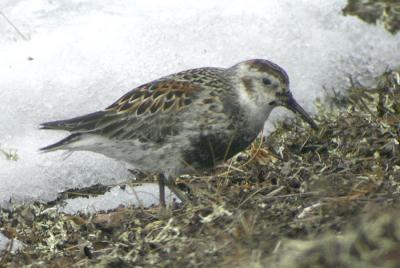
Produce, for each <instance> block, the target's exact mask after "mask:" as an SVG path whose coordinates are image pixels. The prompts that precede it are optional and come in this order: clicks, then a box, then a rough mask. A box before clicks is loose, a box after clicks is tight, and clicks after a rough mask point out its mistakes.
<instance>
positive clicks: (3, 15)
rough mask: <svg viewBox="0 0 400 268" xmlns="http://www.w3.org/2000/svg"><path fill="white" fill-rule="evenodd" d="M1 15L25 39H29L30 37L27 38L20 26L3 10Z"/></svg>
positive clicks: (0, 12)
mask: <svg viewBox="0 0 400 268" xmlns="http://www.w3.org/2000/svg"><path fill="white" fill-rule="evenodd" d="M0 15H1V16H2V17H3V18H4V19H5V20H6V21H7V22H8V23H9V24H10V25H11V26H12V27H13V28H14V30H15V31H16V32H17V33H18V34H19V35H20V36H21V37H22V39H24V40H25V41H28V40H29V38H27V37H26V36H25V35H24V34H23V33H22V32H21V31H20V30H19V29H18V28H17V26H15V24H14V23H12V21H11V20H10V19H9V18H8V17H7V16H6V15H5V14H4V13H3V12H2V11H0Z"/></svg>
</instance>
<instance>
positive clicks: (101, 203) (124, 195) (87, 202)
mask: <svg viewBox="0 0 400 268" xmlns="http://www.w3.org/2000/svg"><path fill="white" fill-rule="evenodd" d="M165 197H166V198H165V199H166V200H165V202H166V204H167V205H170V204H172V202H174V199H175V200H176V202H180V201H179V199H178V198H177V197H176V196H175V195H174V194H173V193H172V192H171V191H170V190H169V189H168V188H166V189H165ZM159 203H160V199H159V194H158V184H154V183H144V184H142V185H139V186H135V187H129V186H126V188H125V190H123V189H121V187H119V186H117V187H113V188H112V189H111V190H110V191H109V192H106V193H105V194H104V195H99V196H96V197H89V198H84V197H79V198H74V199H68V200H66V205H65V206H63V207H60V208H59V209H58V210H59V211H60V212H64V213H68V214H75V213H77V212H82V213H86V214H88V213H95V212H99V211H107V210H111V209H115V208H117V207H118V206H120V205H123V206H130V205H134V206H143V207H150V206H152V205H158V204H159Z"/></svg>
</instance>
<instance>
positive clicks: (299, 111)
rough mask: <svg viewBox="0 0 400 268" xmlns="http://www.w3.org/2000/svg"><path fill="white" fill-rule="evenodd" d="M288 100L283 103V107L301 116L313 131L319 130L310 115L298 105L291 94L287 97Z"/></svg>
mask: <svg viewBox="0 0 400 268" xmlns="http://www.w3.org/2000/svg"><path fill="white" fill-rule="evenodd" d="M286 97H287V98H286V100H284V101H283V103H282V105H283V106H285V107H286V108H288V109H289V110H291V111H292V112H294V113H296V114H299V115H300V116H301V118H302V119H303V120H304V121H306V122H307V123H308V124H309V125H310V126H311V127H312V128H313V129H318V125H317V124H316V123H315V122H314V120H312V118H311V117H310V115H309V114H308V113H307V112H306V111H305V110H304V109H303V108H302V107H301V106H300V105H299V104H298V103H297V101H296V100H295V99H294V98H293V96H292V94H291V93H290V92H289V93H288V94H287V96H286Z"/></svg>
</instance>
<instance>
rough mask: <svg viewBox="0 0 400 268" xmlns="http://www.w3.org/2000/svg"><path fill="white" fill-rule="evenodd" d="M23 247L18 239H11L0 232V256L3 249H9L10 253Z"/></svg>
mask: <svg viewBox="0 0 400 268" xmlns="http://www.w3.org/2000/svg"><path fill="white" fill-rule="evenodd" d="M22 247H23V243H22V242H21V241H19V240H13V241H11V240H10V239H8V238H7V237H6V236H4V235H3V234H2V233H1V232H0V257H1V256H2V254H3V252H4V251H6V250H7V251H11V252H12V253H14V252H16V251H18V250H20V249H21V248H22Z"/></svg>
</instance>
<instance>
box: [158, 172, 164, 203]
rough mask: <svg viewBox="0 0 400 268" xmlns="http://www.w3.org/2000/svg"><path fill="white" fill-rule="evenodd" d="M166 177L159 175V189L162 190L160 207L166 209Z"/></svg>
mask: <svg viewBox="0 0 400 268" xmlns="http://www.w3.org/2000/svg"><path fill="white" fill-rule="evenodd" d="M165 181H166V179H165V176H164V174H162V173H160V174H159V175H158V187H159V188H160V205H161V207H165Z"/></svg>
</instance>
